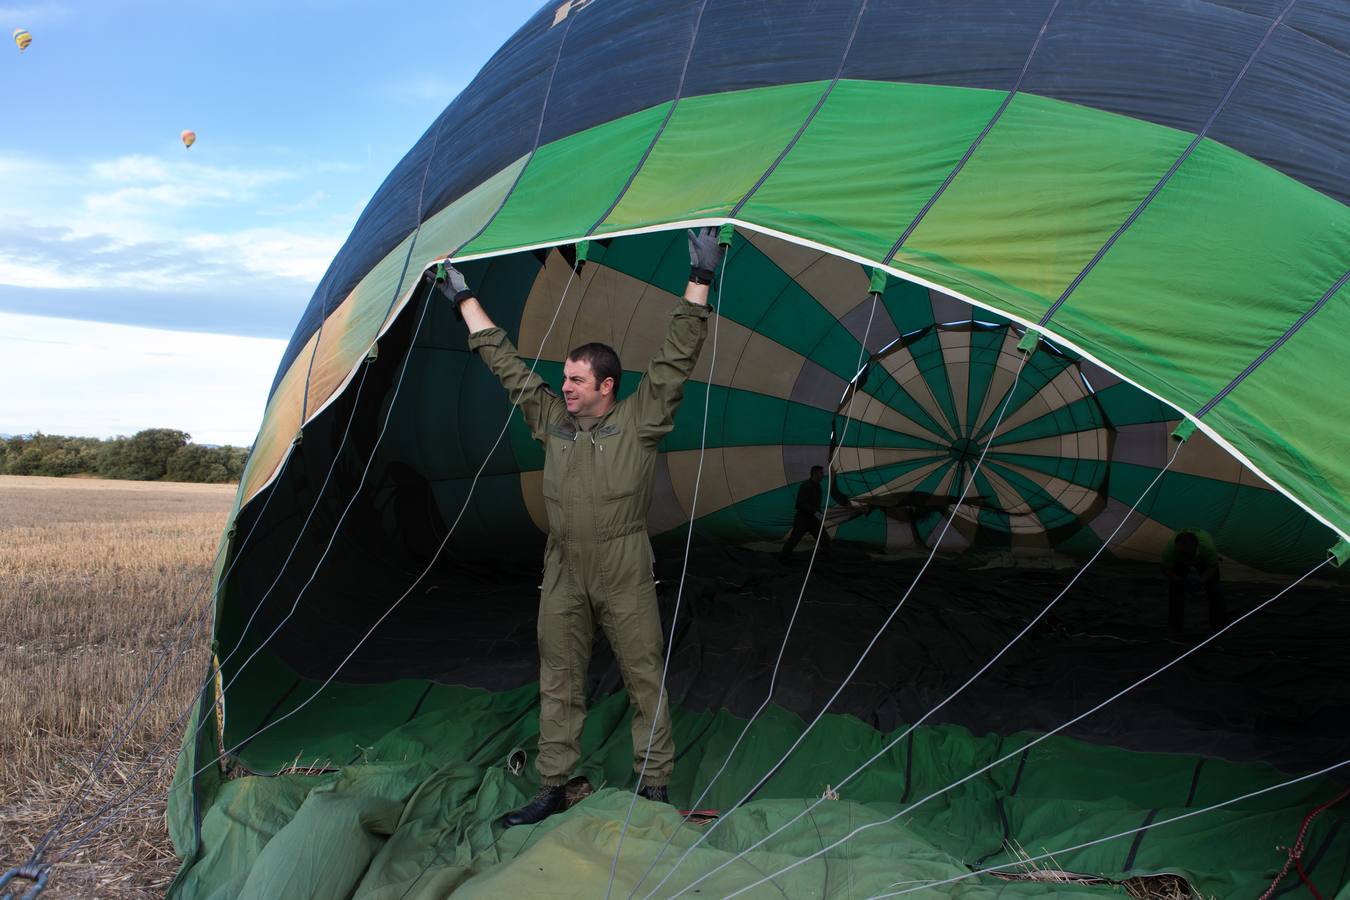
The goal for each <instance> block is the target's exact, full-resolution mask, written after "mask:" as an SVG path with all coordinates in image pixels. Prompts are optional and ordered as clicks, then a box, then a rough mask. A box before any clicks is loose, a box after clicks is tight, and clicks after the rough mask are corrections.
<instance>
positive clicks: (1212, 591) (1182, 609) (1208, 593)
mask: <svg viewBox="0 0 1350 900" xmlns="http://www.w3.org/2000/svg"><path fill="white" fill-rule="evenodd" d="M1162 567H1163V574H1164V575H1165V576H1166V577H1167V636H1168V637H1171V638H1180V637H1182V636H1184V634H1185V631H1186V582H1187V576H1188V574H1189V572H1190V571H1191V570H1192V569H1194V570H1195V575H1196V578H1197V579H1198V580H1199V582H1200V586H1201V588H1202V589H1203V590H1204V592H1205V600H1206V601H1207V603H1208V605H1209V627H1210V630H1211V631H1218V630H1219V629H1220V628H1222V627H1223V626H1225V625H1227V624H1228V612H1227V610H1226V609H1225V607H1224V602H1223V592H1222V590H1221V589H1220V585H1219V552H1218V550H1217V548H1215V546H1214V539H1213V538H1211V537H1210V536H1209V533H1208V532H1205V531H1200V530H1199V529H1196V528H1185V529H1182V530H1181V531H1178V532H1177V533H1176V534H1174V535H1172V539H1171V540H1170V541H1168V542H1167V546H1166V547H1164V548H1163V553H1162Z"/></svg>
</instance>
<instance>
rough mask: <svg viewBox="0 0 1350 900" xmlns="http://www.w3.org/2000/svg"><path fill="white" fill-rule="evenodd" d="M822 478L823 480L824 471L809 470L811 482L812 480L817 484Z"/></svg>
mask: <svg viewBox="0 0 1350 900" xmlns="http://www.w3.org/2000/svg"><path fill="white" fill-rule="evenodd" d="M824 478H825V470H824V469H812V470H811V480H812V481H814V482H817V483H819V482H820V481H821V480H823V479H824Z"/></svg>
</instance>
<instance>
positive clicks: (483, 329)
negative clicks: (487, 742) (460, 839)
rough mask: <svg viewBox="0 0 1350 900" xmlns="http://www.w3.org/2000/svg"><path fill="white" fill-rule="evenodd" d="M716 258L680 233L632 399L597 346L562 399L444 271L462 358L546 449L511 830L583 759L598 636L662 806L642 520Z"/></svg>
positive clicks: (657, 632) (614, 364) (663, 711)
mask: <svg viewBox="0 0 1350 900" xmlns="http://www.w3.org/2000/svg"><path fill="white" fill-rule="evenodd" d="M724 252H725V248H724V247H723V246H722V245H720V244H719V243H718V230H717V229H716V228H702V229H699V230H697V231H690V232H689V259H690V276H689V283H688V285H687V286H686V288H685V292H684V300H683V301H682V302H681V303H680V304H679V306H678V307H676V309H675V310H674V313H673V315H672V318H671V323H670V330H669V331H668V333H667V335H666V340H665V343H664V344H663V345H662V347H661V349H660V350H659V351H657V354H656V356H655V357H653V358H652V360H651V363H650V364H649V365H648V366H647V371H646V373H645V374H644V376H643V378H642V381H641V383H639V385H638V387H637V390H636V392H634V393H633V394H632V395H631V396H629V397H626V398H625V399H623V400H619V399H618V391H619V380H620V378H621V377H622V375H623V370H622V368H620V365H619V357H618V354H617V353H615V352H614V350H613V349H612V348H611V347H608V346H606V345H605V344H594V343H593V344H584V345H582V346H580V347H578V348H576V349H575V350H573V351H572V352H571V353H570V354H568V357H567V360H566V361H565V362H564V363H563V385H562V396H561V397H560V396H559V395H558V394H557V393H555V392H554V391H553V390H552V389H550V388H549V387H548V385H546V384H545V383H544V380H543V379H542V378H540V377H539V376H537V375H535V374H534V373H532V372H531V371H530V367H529V366H527V365H526V364H525V363H524V362H522V361H521V359H520V356H519V354H518V353H517V351H516V348H515V347H513V346H512V345H511V342H510V341H509V340H508V339H507V337H506V333H505V332H504V331H503V330H502V329H500V328H498V327H497V326H496V325H494V324H493V322H492V320H491V319H490V318H489V317H488V315H487V313H486V312H485V311H484V310H483V307H482V305H480V303H479V302H478V299H477V298H476V297H475V296H474V295H473V292H472V291H471V290H469V287H468V285H467V284H466V283H465V281H464V276H463V275H462V274H460V273H459V272H458V271H457V270H455V269H453V268H448V267H447V276H448V282H449V283H448V289H449V291H448V292H449V293H450V294H452V296H453V297H454V300H455V303H456V304H457V310H458V312H459V314H460V315H461V316H462V317H463V319H464V322H465V324H466V325H467V326H468V328H469V349H470V350H473V351H476V352H477V353H478V355H479V357H481V358H482V360H483V362H485V363H486V364H487V365H488V367H489V368H490V369H491V370H492V372H493V374H495V375H496V376H497V377H498V378H499V379H500V380H501V383H502V386H503V387H505V388H506V390H507V392H508V393H509V394H510V396H511V399H512V401H513V402H515V403H516V404H518V405H519V406H520V411H521V413H522V414H523V415H524V417H525V422H526V424H527V425H528V426H529V428H530V433H531V434H532V435H533V436H534V439H535V440H537V441H539V442H540V443H541V444H543V445H544V505H545V508H546V510H547V513H548V542H547V545H546V547H545V550H544V581H543V585H542V590H541V592H540V597H539V626H538V637H539V755H538V757H537V759H536V760H535V768H536V769H537V770H538V772H539V780H540V784H541V788H540V790H539V792H538V793H537V794H536V795H535V796H534V798H533V799H532V800H530V801H529V802H528V803H526V804H525V805H524V806H522V807H520V808H519V809H516V810H513V811H511V812H509V813H507V814H506V815H505V816H504V817H503V819H502V823H503V824H504V825H506V826H507V827H510V826H513V825H526V824H532V823H534V822H539V821H541V820H543V819H545V818H547V817H548V816H550V815H552V814H553V813H555V812H558V811H559V810H561V809H562V808H563V807H564V805H565V799H564V785H565V784H566V783H567V781H568V780H569V779H570V778H571V777H572V771H573V768H574V767H575V765H576V763H577V760H578V759H579V758H580V756H581V729H582V723H583V722H584V721H585V717H586V695H585V681H586V670H587V667H588V665H589V663H590V657H591V644H592V642H593V641H594V637H595V626H596V624H599V626H600V627H601V628H603V629H604V632H605V636H606V637H607V638H608V639H609V643H610V646H611V647H612V648H613V649H614V656H615V658H616V659H617V660H618V663H619V668H620V671H621V672H622V674H623V680H624V685H625V686H626V687H627V688H628V697H629V702H630V703H631V705H632V707H633V756H634V761H633V769H634V771H636V772H639V773H641V774H642V784H641V785H640V793H642V795H643V796H644V797H646V798H647V799H649V800H656V801H660V802H667V785H668V784H669V782H670V773H671V770H672V769H673V768H674V764H675V744H674V740H673V738H672V736H671V726H670V711H669V709H668V704H665V703H661V702H659V699H660V694H661V670H662V661H663V656H664V654H663V647H662V636H661V619H660V614H659V612H658V609H657V603H656V587H655V584H654V582H653V580H652V563H653V558H652V549H651V542H650V541H649V540H648V538H647V508H648V507H649V506H650V505H651V498H652V481H653V477H654V474H655V470H656V450H657V446H658V445H659V444H660V442H661V439H662V438H663V437H665V435H666V434H667V433H669V432H670V430H671V429H672V428H673V427H674V419H675V411H676V409H677V408H678V407H679V405H680V401H681V399H682V398H683V397H684V385H685V382H686V381H687V380H688V379H689V376H690V374H691V373H692V372H693V370H694V365H695V364H696V363H697V362H698V355H699V351H700V349H701V348H702V346H703V339H704V337H705V335H706V334H707V330H708V322H707V319H708V315H709V312H710V310H709V308H708V292H709V287H710V285H711V284H712V280H713V273H714V272H715V270H716V268H717V265H718V263H719V262H720V260H721V258H722V254H723V253H724ZM653 720H655V725H654V726H653ZM649 736H650V747H648V740H649Z"/></svg>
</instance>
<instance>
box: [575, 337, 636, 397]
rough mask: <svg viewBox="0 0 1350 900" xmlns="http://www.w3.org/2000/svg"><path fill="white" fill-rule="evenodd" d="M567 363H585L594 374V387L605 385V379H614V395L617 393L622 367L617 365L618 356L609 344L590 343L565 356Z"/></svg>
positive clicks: (621, 376)
mask: <svg viewBox="0 0 1350 900" xmlns="http://www.w3.org/2000/svg"><path fill="white" fill-rule="evenodd" d="M567 359H568V361H569V362H578V363H582V362H584V363H586V364H587V365H589V366H590V367H591V371H592V372H594V373H595V386H596V387H597V388H598V387H600V385H602V384H604V383H605V379H606V378H613V379H614V393H615V394H618V393H619V381H620V380H621V379H622V378H623V366H621V365H620V364H619V354H617V353H615V352H614V348H613V347H611V346H610V345H609V344H601V343H598V342H594V341H593V342H591V343H589V344H582V345H581V346H580V347H578V348H576V349H575V350H573V351H572V352H571V353H569V354H567Z"/></svg>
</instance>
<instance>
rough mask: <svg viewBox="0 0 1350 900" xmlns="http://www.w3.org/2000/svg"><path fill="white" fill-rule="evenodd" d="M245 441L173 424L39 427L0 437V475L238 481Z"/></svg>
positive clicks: (246, 456) (212, 482) (245, 456)
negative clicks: (70, 433) (239, 443)
mask: <svg viewBox="0 0 1350 900" xmlns="http://www.w3.org/2000/svg"><path fill="white" fill-rule="evenodd" d="M248 453H249V450H248V448H247V447H231V446H228V445H227V446H222V447H207V446H204V445H202V444H194V443H192V435H190V434H188V433H187V432H185V431H178V430H176V429H173V428H147V429H145V430H144V431H138V432H136V433H135V434H133V435H132V436H131V437H124V436H121V435H119V436H117V437H114V438H108V439H106V440H104V439H102V438H90V437H66V436H64V435H59V434H43V433H42V432H40V431H39V432H35V433H34V434H29V435H17V436H15V437H9V438H5V439H4V440H3V441H0V475H48V476H53V477H58V478H59V477H65V476H70V475H83V476H93V477H96V478H118V479H123V480H127V481H187V482H196V483H201V484H227V483H230V482H236V481H238V480H239V477H240V476H241V475H242V474H243V471H244V463H245V462H246V461H247V460H248Z"/></svg>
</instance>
